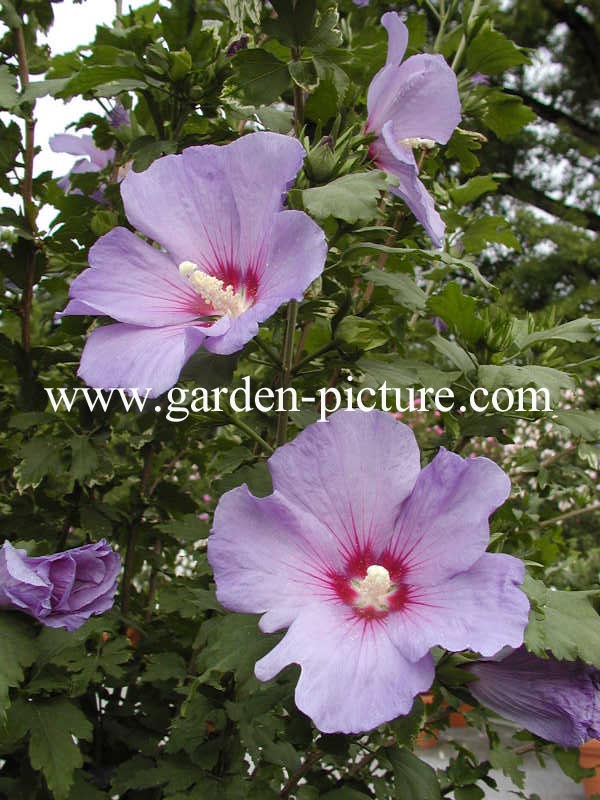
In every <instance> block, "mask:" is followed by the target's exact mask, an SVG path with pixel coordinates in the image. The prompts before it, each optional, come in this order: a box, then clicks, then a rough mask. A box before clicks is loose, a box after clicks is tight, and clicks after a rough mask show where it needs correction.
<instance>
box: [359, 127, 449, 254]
mask: <svg viewBox="0 0 600 800" xmlns="http://www.w3.org/2000/svg"><path fill="white" fill-rule="evenodd" d="M390 134H391V123H387V124H386V125H385V126H384V128H383V135H382V137H380V140H379V141H378V142H375V143H374V145H376V147H374V152H375V153H376V156H375V158H376V162H377V165H378V166H379V167H380V168H381V169H384V170H385V171H386V172H387V173H388V174H390V175H394V176H395V177H396V178H398V181H399V183H398V185H397V186H392V187H390V191H391V192H392V193H393V194H395V195H397V196H398V197H401V198H402V200H404V202H405V203H406V205H407V206H408V207H409V208H410V210H411V211H412V213H413V214H414V215H415V217H416V219H417V221H418V222H420V223H421V225H422V226H423V227H424V228H425V230H426V232H427V234H428V235H429V237H430V239H431V240H432V242H433V244H434V245H435V247H441V246H442V242H443V239H444V232H445V230H446V225H445V223H444V221H443V220H442V218H441V217H440V215H439V213H438V212H437V211H436V208H435V205H434V202H433V198H432V196H431V195H430V194H429V192H428V191H427V189H426V188H425V187H424V186H423V184H422V182H421V180H420V179H419V168H418V167H417V163H416V161H415V160H414V156H413V154H412V152H410V151H409V150H407V148H406V147H402V146H401V145H398V144H397V143H395V142H394V141H393V139H392V137H391V135H390ZM378 154H379V155H378Z"/></svg>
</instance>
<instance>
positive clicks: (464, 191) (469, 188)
mask: <svg viewBox="0 0 600 800" xmlns="http://www.w3.org/2000/svg"><path fill="white" fill-rule="evenodd" d="M497 188H498V183H497V182H496V181H495V180H494V179H493V178H492V176H491V175H476V176H475V177H474V178H471V179H470V180H468V181H467V182H466V183H463V184H462V186H457V187H456V188H455V189H450V197H451V198H452V200H453V201H454V202H455V203H456V205H457V206H466V205H468V204H469V203H472V202H473V201H474V200H477V199H478V198H479V197H481V195H482V194H486V193H487V192H495V191H496V189H497Z"/></svg>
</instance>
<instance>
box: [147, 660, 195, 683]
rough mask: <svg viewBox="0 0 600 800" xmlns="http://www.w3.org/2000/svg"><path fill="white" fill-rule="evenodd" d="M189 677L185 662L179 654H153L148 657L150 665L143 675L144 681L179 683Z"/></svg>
mask: <svg viewBox="0 0 600 800" xmlns="http://www.w3.org/2000/svg"><path fill="white" fill-rule="evenodd" d="M186 675H187V666H186V663H185V660H184V659H183V658H182V657H181V656H180V655H179V653H153V654H151V655H150V656H149V657H148V665H147V667H146V669H145V670H144V672H143V674H142V681H144V682H145V683H154V682H156V681H159V682H161V681H178V680H180V679H182V678H185V676H186Z"/></svg>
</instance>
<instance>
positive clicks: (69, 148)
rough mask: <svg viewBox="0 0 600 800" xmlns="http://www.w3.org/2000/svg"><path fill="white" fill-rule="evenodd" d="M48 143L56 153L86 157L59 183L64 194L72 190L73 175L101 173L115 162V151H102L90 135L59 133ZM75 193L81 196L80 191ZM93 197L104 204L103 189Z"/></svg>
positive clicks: (77, 190)
mask: <svg viewBox="0 0 600 800" xmlns="http://www.w3.org/2000/svg"><path fill="white" fill-rule="evenodd" d="M48 143H49V145H50V147H51V148H52V150H53V151H54V152H55V153H68V154H69V155H72V156H84V158H80V159H78V160H77V161H76V162H75V164H74V165H73V166H72V167H71V169H70V171H69V174H68V175H65V176H64V177H63V178H61V179H60V180H59V181H57V183H58V185H59V186H60V188H61V189H62V190H63V192H69V191H70V189H71V178H70V176H71V175H81V174H82V173H84V172H101V171H102V170H103V169H105V168H106V167H107V166H108V165H109V164H110V163H111V162H113V161H114V160H115V151H114V149H113V148H112V147H111V148H110V149H108V150H101V149H100V148H99V147H97V146H96V145H95V144H94V139H93V137H92V136H89V135H88V134H84V135H82V136H75V135H74V134H72V133H57V134H56V135H55V136H52V137H51V138H50V140H49V142H48ZM74 191H75V192H77V193H78V194H81V191H80V190H79V189H75V190H74ZM91 197H92V199H93V200H96V201H97V202H102V200H103V198H104V192H103V191H102V188H100V189H97V190H96V191H95V192H94V193H93V194H92V195H91Z"/></svg>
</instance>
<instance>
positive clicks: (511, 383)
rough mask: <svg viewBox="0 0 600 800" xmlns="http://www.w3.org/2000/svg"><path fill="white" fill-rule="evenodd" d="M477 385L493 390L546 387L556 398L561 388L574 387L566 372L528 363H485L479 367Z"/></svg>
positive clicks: (552, 396)
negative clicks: (496, 364) (515, 364)
mask: <svg viewBox="0 0 600 800" xmlns="http://www.w3.org/2000/svg"><path fill="white" fill-rule="evenodd" d="M479 385H480V386H484V387H485V388H486V389H489V390H490V391H493V390H494V389H498V388H500V387H501V386H506V387H514V388H527V387H528V386H533V387H535V388H536V389H548V392H549V394H550V397H551V398H552V399H557V398H558V397H560V394H561V391H562V390H563V389H574V388H575V381H574V380H573V378H572V377H571V376H570V375H567V373H566V372H561V371H560V370H558V369H553V368H552V367H540V366H536V365H533V364H531V365H528V366H526V367H514V366H505V367H498V366H495V365H493V364H486V365H484V366H481V367H479Z"/></svg>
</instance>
